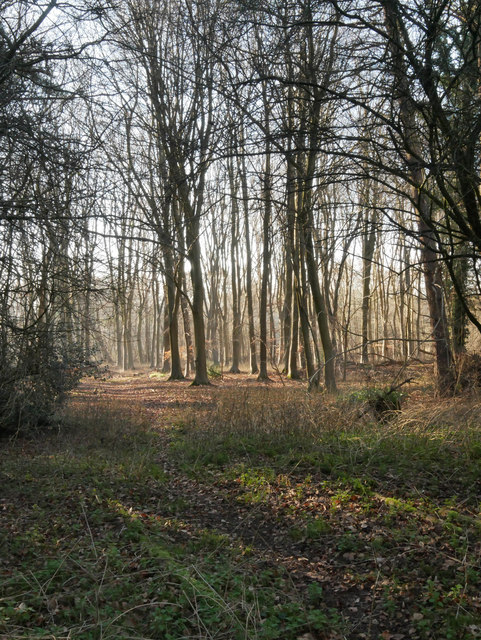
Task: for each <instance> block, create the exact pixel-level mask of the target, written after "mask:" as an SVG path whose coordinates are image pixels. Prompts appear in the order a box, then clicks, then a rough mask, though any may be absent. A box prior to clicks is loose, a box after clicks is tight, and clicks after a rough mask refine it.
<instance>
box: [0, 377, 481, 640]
mask: <svg viewBox="0 0 481 640" xmlns="http://www.w3.org/2000/svg"><path fill="white" fill-rule="evenodd" d="M394 374H395V370H394V369H386V368H381V369H378V370H374V369H372V370H365V371H363V372H362V374H361V373H351V375H350V380H349V383H348V384H346V388H345V389H343V390H342V393H341V394H340V396H339V397H338V398H336V399H335V398H328V397H326V396H324V395H323V394H317V393H314V394H307V393H306V390H305V383H302V382H293V381H286V380H284V379H281V378H280V377H279V376H277V377H275V378H273V380H274V381H273V382H271V383H268V384H259V383H256V382H255V379H254V378H251V377H249V376H247V375H242V374H241V375H239V376H234V375H225V376H223V378H216V379H214V380H213V382H214V386H212V387H208V388H205V387H204V388H194V387H190V386H189V383H188V382H167V380H166V378H165V377H163V376H161V375H160V374H149V373H148V372H139V373H136V372H132V373H131V374H129V375H123V374H117V373H115V374H113V375H112V376H110V377H107V378H106V379H104V380H92V379H91V380H86V381H84V382H82V384H81V386H80V387H79V388H78V389H77V390H76V391H75V392H73V393H72V394H71V397H70V399H69V402H68V404H67V406H66V408H65V410H64V412H63V414H62V415H61V416H59V418H58V423H57V424H56V425H55V427H52V429H51V431H50V432H49V433H48V434H47V436H46V437H45V434H42V435H41V436H40V435H39V436H38V437H35V438H30V439H24V438H16V439H12V440H10V441H5V442H3V443H2V448H1V451H0V464H1V466H0V487H1V493H0V549H1V552H0V638H2V639H7V638H8V639H10V638H12V639H14V638H18V639H20V638H22V639H26V638H50V639H54V640H57V639H60V638H62V639H63V638H65V639H67V638H68V639H70V638H71V639H81V640H97V639H98V640H106V639H108V638H109V639H113V638H120V639H122V638H125V639H127V638H136V639H140V638H152V639H159V640H163V639H164V638H165V639H166V640H180V639H181V638H199V639H200V638H216V639H220V638H226V639H232V640H234V639H239V640H240V639H243V640H254V639H259V640H262V639H264V640H274V639H279V640H281V639H282V640H290V639H295V640H301V639H302V640H328V639H329V640H340V639H342V638H344V639H348V640H361V639H363V640H368V639H369V640H407V639H410V638H414V639H417V638H433V639H437V640H452V639H480V638H481V514H480V503H481V466H480V465H481V399H480V397H479V396H478V395H476V394H471V395H470V396H469V397H468V396H465V397H463V398H457V399H455V400H449V401H444V402H439V401H437V400H435V399H433V397H432V393H431V392H430V390H429V388H428V383H429V376H426V371H425V370H424V369H423V368H421V367H419V368H418V369H415V370H413V371H412V372H409V374H406V375H405V377H408V375H409V376H410V375H411V374H412V375H413V376H414V377H415V382H414V383H413V384H411V385H406V389H405V390H406V394H407V397H406V398H405V399H404V401H403V402H404V405H403V409H402V410H401V411H399V412H396V413H395V414H393V415H382V416H379V415H377V414H376V413H375V412H373V411H372V410H371V409H370V407H369V404H368V400H369V394H368V393H366V391H365V388H366V386H369V387H373V386H377V387H380V386H381V387H382V386H383V385H387V384H390V383H391V382H392V379H393V375H394ZM403 389H404V387H403ZM353 390H354V391H353Z"/></svg>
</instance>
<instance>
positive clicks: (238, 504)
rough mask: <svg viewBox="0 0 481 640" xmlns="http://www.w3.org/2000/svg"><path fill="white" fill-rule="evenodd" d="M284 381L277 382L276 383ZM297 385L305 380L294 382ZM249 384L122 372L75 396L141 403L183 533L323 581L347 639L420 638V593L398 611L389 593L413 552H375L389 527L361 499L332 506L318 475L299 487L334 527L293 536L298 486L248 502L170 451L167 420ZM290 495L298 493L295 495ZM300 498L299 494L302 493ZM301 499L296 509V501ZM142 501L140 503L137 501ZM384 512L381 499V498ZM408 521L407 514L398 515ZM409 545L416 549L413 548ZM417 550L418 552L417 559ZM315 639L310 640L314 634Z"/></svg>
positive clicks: (165, 493) (294, 576) (229, 484)
mask: <svg viewBox="0 0 481 640" xmlns="http://www.w3.org/2000/svg"><path fill="white" fill-rule="evenodd" d="M284 384H285V383H283V382H281V381H276V382H273V383H271V385H272V388H276V387H277V388H279V387H282V386H283V385H284ZM288 384H289V386H290V387H291V388H293V389H296V388H300V389H301V388H302V387H301V383H298V382H289V383H288ZM251 386H252V379H251V378H249V377H248V376H225V378H224V379H223V380H222V381H219V382H218V383H217V384H216V386H213V387H208V388H191V387H189V383H188V382H172V383H169V382H166V381H163V380H160V381H159V380H153V379H151V378H149V377H148V375H147V374H140V375H134V376H120V375H119V376H116V377H113V378H111V379H107V380H105V381H102V382H99V381H89V382H84V383H83V384H82V385H81V387H80V389H79V391H78V393H77V394H76V400H77V401H80V402H82V401H83V402H92V401H95V400H93V399H95V398H96V399H99V400H101V401H103V402H105V401H107V402H108V403H113V404H115V403H121V404H125V405H126V406H132V405H135V406H138V407H139V408H140V410H141V411H143V412H144V413H145V414H146V415H147V416H148V419H149V421H150V422H151V424H152V425H154V427H156V428H158V429H159V435H161V437H163V438H165V446H164V447H162V448H161V449H160V451H159V454H158V463H159V465H161V466H162V467H163V469H164V471H165V472H166V475H167V478H168V481H167V483H166V485H165V487H163V488H162V489H161V490H160V493H159V496H158V509H159V512H160V513H159V515H161V516H162V515H163V514H162V509H163V506H162V505H164V506H165V507H166V512H168V513H169V514H171V513H172V508H173V507H172V505H176V506H175V509H176V513H175V515H176V517H177V518H179V519H180V520H182V522H183V525H182V526H183V529H184V530H185V531H189V532H192V533H193V534H194V533H195V532H198V531H199V530H209V531H215V532H218V533H220V534H225V535H226V536H228V537H229V538H230V539H233V540H234V539H235V541H236V543H238V544H241V545H244V546H245V547H247V546H248V547H250V548H251V549H252V552H253V553H254V554H255V555H256V556H257V557H258V558H259V562H261V563H265V564H266V565H269V566H279V565H282V566H283V567H284V568H286V569H287V571H288V574H289V576H290V579H291V581H292V583H293V584H294V585H295V586H296V587H297V588H298V589H299V590H300V591H304V590H305V589H306V588H307V587H308V585H309V584H310V583H312V582H316V583H318V584H319V585H321V586H322V588H323V593H324V599H325V601H326V603H327V604H328V605H329V606H331V607H333V608H335V609H336V610H337V611H338V612H339V613H340V614H342V616H343V617H344V618H345V619H347V620H348V621H349V627H350V631H349V635H348V636H346V637H348V638H349V640H361V639H362V640H367V639H370V640H378V639H379V638H382V639H383V640H403V639H404V638H416V635H415V631H414V628H413V626H412V624H411V620H410V615H411V614H409V613H408V609H407V608H405V605H406V603H407V602H408V601H409V600H411V599H412V598H414V597H415V594H405V596H404V599H405V601H401V600H399V602H398V603H397V606H396V607H395V608H394V610H393V609H392V608H391V610H389V611H388V610H387V609H386V607H385V599H384V598H383V593H384V591H385V585H384V584H383V580H382V573H383V571H389V569H388V568H387V565H390V566H394V565H396V563H397V564H398V565H399V564H402V563H403V562H404V561H405V557H404V556H405V554H406V552H407V550H406V549H405V548H400V549H399V553H398V557H397V558H387V559H386V558H382V557H378V555H376V552H375V550H374V548H373V545H372V541H373V539H374V538H375V537H379V536H380V535H386V536H388V535H389V531H385V532H382V531H381V530H380V527H379V524H378V523H377V522H376V520H375V518H374V516H373V518H372V519H370V518H369V517H366V515H365V514H363V513H362V510H361V509H358V508H357V506H356V496H353V498H352V500H351V503H350V504H349V505H348V506H347V507H346V508H344V507H343V508H339V509H338V510H337V511H335V512H333V511H332V508H331V509H329V505H330V498H331V495H330V490H329V488H328V487H326V486H325V483H321V482H320V479H316V478H313V479H312V480H311V481H310V485H309V488H308V489H304V491H303V494H302V501H303V504H302V513H303V514H305V513H306V510H307V512H309V513H310V514H312V517H313V518H316V517H318V516H320V515H325V517H326V519H327V521H328V523H329V528H328V529H327V530H326V533H325V535H320V536H318V537H317V538H315V539H313V538H311V537H308V536H304V535H302V534H300V535H298V536H293V531H294V530H295V528H296V526H299V517H298V514H297V513H296V509H295V505H296V500H297V499H295V498H294V494H295V487H293V488H289V487H288V488H286V487H284V488H282V489H278V488H276V487H273V488H272V491H270V492H269V495H268V496H267V497H266V499H264V500H262V501H259V502H258V503H257V504H255V503H252V502H248V501H246V500H245V494H246V491H245V488H244V487H242V486H241V485H240V484H239V483H238V482H235V481H231V480H226V479H225V478H224V477H223V476H222V475H221V474H219V475H218V476H214V477H209V478H208V479H206V480H205V481H204V480H203V479H202V478H200V479H199V478H198V477H196V478H195V479H193V478H192V477H190V476H188V475H186V474H185V473H183V472H182V471H181V470H180V469H179V467H178V465H177V464H176V461H175V460H173V459H172V458H171V456H170V455H169V446H168V442H169V431H168V430H167V429H164V428H163V425H170V424H175V423H178V422H179V421H185V420H189V419H191V418H193V417H194V418H195V419H198V418H199V416H201V415H208V414H209V412H213V411H215V407H216V402H217V400H218V398H219V396H220V395H221V394H222V393H223V391H224V390H226V389H232V388H234V389H237V390H239V393H240V392H242V390H245V389H246V388H250V387H251ZM290 497H291V498H292V500H290ZM297 502H298V500H297ZM293 505H294V507H293ZM132 506H134V507H135V508H138V507H139V505H132ZM378 507H379V509H380V512H382V510H383V508H384V505H382V504H381V503H379V505H378ZM399 526H400V527H402V526H403V523H402V521H400V522H399ZM346 535H348V536H351V537H353V538H354V536H356V539H358V540H359V546H358V547H357V548H356V549H350V548H343V545H342V544H341V543H342V541H343V540H344V539H345V538H346ZM408 551H409V550H408ZM410 557H411V556H410ZM311 640H312V639H311Z"/></svg>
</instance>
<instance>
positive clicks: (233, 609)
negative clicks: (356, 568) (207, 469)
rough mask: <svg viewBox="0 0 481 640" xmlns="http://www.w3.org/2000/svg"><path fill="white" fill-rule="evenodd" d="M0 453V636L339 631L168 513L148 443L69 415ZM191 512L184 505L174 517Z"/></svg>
mask: <svg viewBox="0 0 481 640" xmlns="http://www.w3.org/2000/svg"><path fill="white" fill-rule="evenodd" d="M63 425H64V427H63V429H62V432H61V433H59V434H51V435H50V437H49V439H47V440H46V439H41V440H40V439H39V440H29V441H21V440H16V441H13V442H10V443H8V444H7V445H6V447H4V449H3V450H2V452H1V453H0V456H1V462H2V467H1V469H2V471H1V485H2V496H1V503H0V506H1V508H2V512H1V513H2V521H3V522H2V524H3V526H2V529H1V534H0V535H1V538H0V546H1V548H2V554H1V558H0V637H1V638H12V639H13V638H18V639H27V638H28V639H32V638H49V639H60V638H69V639H70V638H71V639H75V640H100V639H102V640H107V639H113V638H139V639H140V638H162V639H164V638H165V640H177V639H179V640H180V639H181V638H231V639H233V640H234V639H236V638H239V639H242V640H245V639H247V640H248V639H257V638H259V639H265V640H270V639H274V638H286V639H290V638H292V639H294V638H298V637H299V636H302V634H306V633H311V632H312V633H318V634H322V633H323V632H324V631H326V630H332V629H334V628H336V627H338V626H339V624H340V616H339V615H338V614H337V613H336V612H335V611H333V610H331V609H330V608H329V607H327V606H324V605H323V604H322V594H321V592H319V593H317V595H316V597H314V598H311V599H307V600H305V599H304V598H303V596H302V594H300V593H299V592H298V591H297V589H296V588H295V586H294V585H293V584H292V582H291V581H290V577H289V575H288V573H287V571H285V570H283V569H282V567H280V566H279V567H272V566H268V565H266V564H265V563H263V562H260V561H259V558H258V557H256V556H254V555H253V554H252V553H251V552H250V551H249V550H248V549H246V548H245V546H244V545H243V544H242V541H240V540H237V539H235V538H230V537H229V536H222V535H220V534H218V533H216V532H215V531H211V530H208V529H207V530H204V529H201V528H199V527H196V526H193V525H191V524H190V523H189V521H188V518H182V517H180V516H179V515H178V514H176V513H175V512H176V507H175V505H173V503H172V500H171V498H170V496H169V489H168V487H169V481H170V477H169V473H168V472H166V471H165V470H164V469H163V467H162V466H161V465H160V464H159V462H158V451H159V448H160V447H162V443H161V442H160V441H159V434H156V433H155V432H153V431H152V430H150V428H149V425H148V423H147V422H146V420H145V418H144V417H142V415H141V414H139V413H138V412H137V413H136V412H135V411H132V410H130V411H129V409H128V407H126V406H123V407H115V406H111V405H110V406H105V407H101V406H100V407H99V405H96V404H94V405H91V406H87V407H78V408H77V409H76V410H73V411H71V412H70V414H69V415H64V417H63ZM184 506H185V507H186V508H189V504H188V503H186V504H185V505H184Z"/></svg>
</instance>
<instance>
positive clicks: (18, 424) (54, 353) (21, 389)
mask: <svg viewBox="0 0 481 640" xmlns="http://www.w3.org/2000/svg"><path fill="white" fill-rule="evenodd" d="M0 365H1V366H0V433H3V434H11V433H17V432H27V431H31V430H32V429H35V428H38V427H45V426H48V425H49V424H51V422H52V418H53V415H54V413H55V409H56V408H57V406H58V404H59V403H60V402H61V400H62V399H63V397H64V395H65V393H66V392H67V391H70V390H71V389H73V388H74V387H75V386H76V385H77V384H78V382H79V380H80V378H81V377H82V376H85V375H88V374H90V375H93V374H97V373H98V372H99V371H100V369H99V366H98V365H97V364H96V363H92V362H90V361H89V360H88V358H87V354H85V352H84V351H83V350H82V349H81V348H80V347H78V346H77V345H71V346H70V347H65V346H61V345H56V344H55V343H54V340H53V339H51V338H48V339H46V338H45V336H43V340H41V341H40V340H39V339H38V336H37V339H34V340H30V341H29V342H28V344H26V341H25V340H19V341H18V342H15V341H13V342H10V344H9V348H8V350H6V349H2V354H1V357H0Z"/></svg>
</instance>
